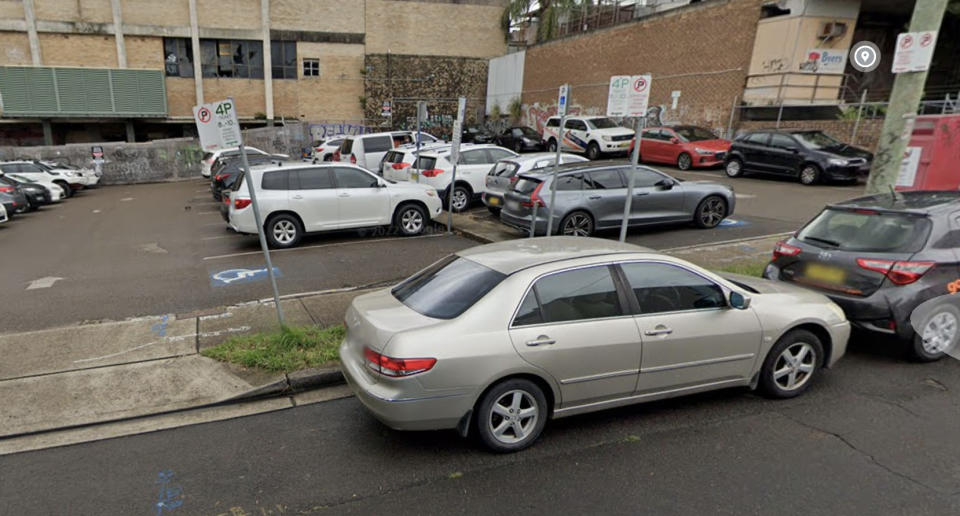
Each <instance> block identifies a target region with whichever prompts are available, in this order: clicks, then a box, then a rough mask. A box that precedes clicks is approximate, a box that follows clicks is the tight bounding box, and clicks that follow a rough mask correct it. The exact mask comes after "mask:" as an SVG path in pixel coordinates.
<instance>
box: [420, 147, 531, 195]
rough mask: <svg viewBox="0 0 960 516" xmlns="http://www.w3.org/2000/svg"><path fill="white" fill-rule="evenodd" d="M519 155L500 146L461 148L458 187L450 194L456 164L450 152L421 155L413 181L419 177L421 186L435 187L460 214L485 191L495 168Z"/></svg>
mask: <svg viewBox="0 0 960 516" xmlns="http://www.w3.org/2000/svg"><path fill="white" fill-rule="evenodd" d="M514 156H517V153H516V152H513V151H512V150H507V149H504V148H503V147H498V146H496V145H489V144H484V145H469V144H465V145H461V147H460V161H459V162H458V163H457V184H456V185H454V187H453V193H452V194H451V192H450V182H451V181H452V180H453V163H451V162H450V149H449V148H441V149H440V150H430V151H427V152H421V153H420V157H419V158H417V161H415V162H414V164H413V166H412V167H410V168H409V169H407V170H410V180H411V181H414V182H416V181H417V176H418V175H419V182H420V183H421V184H428V185H431V186H433V187H434V188H436V189H437V191H439V192H440V195H441V196H442V197H443V199H444V201H445V202H447V201H448V200H452V202H450V204H451V205H452V208H453V211H455V212H460V211H463V210H465V209H467V208H468V207H469V206H470V202H471V201H472V200H473V199H475V198H479V197H480V195H481V194H482V193H483V192H484V188H485V185H486V178H487V172H489V171H490V168H492V167H493V165H494V164H495V163H496V162H498V161H500V160H502V159H504V158H511V157H514Z"/></svg>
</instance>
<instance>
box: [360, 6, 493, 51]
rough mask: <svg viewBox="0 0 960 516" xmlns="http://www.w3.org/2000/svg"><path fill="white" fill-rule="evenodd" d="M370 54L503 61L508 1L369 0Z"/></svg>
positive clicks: (367, 12)
mask: <svg viewBox="0 0 960 516" xmlns="http://www.w3.org/2000/svg"><path fill="white" fill-rule="evenodd" d="M365 4H366V31H367V52H369V53H371V54H385V53H387V52H389V53H392V54H427V55H445V56H464V57H486V58H491V57H497V56H499V55H503V54H504V53H506V51H507V44H506V38H505V36H504V34H503V30H502V29H501V28H500V17H501V16H502V15H503V9H504V6H505V5H506V1H505V0H503V1H500V0H491V1H486V2H471V1H457V2H451V1H437V0H434V1H410V0H406V1H396V0H366V2H365Z"/></svg>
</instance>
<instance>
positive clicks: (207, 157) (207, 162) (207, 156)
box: [200, 146, 290, 177]
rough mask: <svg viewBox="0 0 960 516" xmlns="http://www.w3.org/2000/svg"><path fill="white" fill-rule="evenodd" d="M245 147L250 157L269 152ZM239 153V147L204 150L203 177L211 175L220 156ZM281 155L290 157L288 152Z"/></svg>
mask: <svg viewBox="0 0 960 516" xmlns="http://www.w3.org/2000/svg"><path fill="white" fill-rule="evenodd" d="M245 148H246V150H247V157H248V158H249V157H250V156H251V155H253V154H269V153H268V152H264V151H262V150H260V149H258V148H256V147H249V146H247V147H245ZM239 155H240V148H239V147H233V148H230V149H221V150H215V151H209V152H204V153H203V158H202V159H201V161H200V175H201V176H203V177H210V173H211V170H212V169H213V164H214V162H216V161H217V159H218V158H220V157H221V156H225V157H234V156H239ZM280 156H283V158H284V159H289V158H290V156H287V155H286V154H280Z"/></svg>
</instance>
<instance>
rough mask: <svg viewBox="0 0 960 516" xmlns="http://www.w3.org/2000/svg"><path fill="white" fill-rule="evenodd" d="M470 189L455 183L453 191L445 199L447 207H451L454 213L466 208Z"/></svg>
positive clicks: (468, 203) (468, 204) (468, 202)
mask: <svg viewBox="0 0 960 516" xmlns="http://www.w3.org/2000/svg"><path fill="white" fill-rule="evenodd" d="M470 195H471V194H470V190H469V189H468V188H467V187H465V186H463V185H457V186H456V187H454V189H453V193H452V194H450V196H449V197H450V199H449V200H448V201H447V204H448V206H447V208H448V209H452V210H453V211H454V212H455V213H460V212H462V211H464V210H466V209H467V208H468V207H469V206H470Z"/></svg>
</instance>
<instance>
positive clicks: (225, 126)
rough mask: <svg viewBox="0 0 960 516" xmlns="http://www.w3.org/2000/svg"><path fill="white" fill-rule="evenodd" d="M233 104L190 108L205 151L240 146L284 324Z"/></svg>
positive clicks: (244, 170) (258, 230) (258, 229)
mask: <svg viewBox="0 0 960 516" xmlns="http://www.w3.org/2000/svg"><path fill="white" fill-rule="evenodd" d="M235 107H236V104H235V103H234V102H233V99H232V98H227V100H221V101H220V102H211V103H209V104H201V105H199V106H195V107H194V108H193V117H194V121H195V122H196V124H197V134H198V135H199V136H200V146H201V147H203V149H204V150H218V149H231V148H234V147H239V148H240V158H241V160H242V161H243V180H244V181H245V182H246V183H247V190H249V191H250V204H252V205H253V219H254V221H255V222H256V224H257V235H258V236H259V237H260V248H261V249H262V250H263V257H264V259H265V261H266V263H267V275H268V276H269V277H270V285H271V286H272V287H273V301H274V304H275V305H276V306H277V320H278V321H280V326H283V325H284V321H283V310H282V309H281V308H280V290H279V289H278V288H277V277H276V274H275V273H274V270H273V263H272V262H271V261H270V250H269V248H268V247H267V237H266V235H264V233H263V220H262V219H261V218H260V205H259V203H258V202H257V192H256V188H254V187H253V178H252V177H251V176H250V163H249V162H248V161H247V149H246V147H245V146H244V145H243V138H242V136H241V133H240V123H239V122H238V121H237V110H236V109H235Z"/></svg>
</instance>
